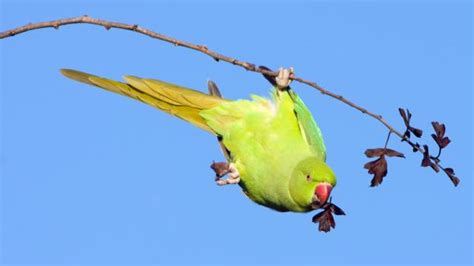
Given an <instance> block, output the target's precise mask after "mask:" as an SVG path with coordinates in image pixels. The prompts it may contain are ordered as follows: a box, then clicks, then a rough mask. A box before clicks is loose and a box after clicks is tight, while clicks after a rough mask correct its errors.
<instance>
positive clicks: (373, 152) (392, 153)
mask: <svg viewBox="0 0 474 266" xmlns="http://www.w3.org/2000/svg"><path fill="white" fill-rule="evenodd" d="M364 153H365V156H367V157H369V158H373V157H380V156H381V155H387V156H389V157H402V158H405V155H403V153H401V152H399V151H396V150H392V149H387V148H375V149H367V150H365V152H364Z"/></svg>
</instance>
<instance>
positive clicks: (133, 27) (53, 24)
mask: <svg viewBox="0 0 474 266" xmlns="http://www.w3.org/2000/svg"><path fill="white" fill-rule="evenodd" d="M78 23H83V24H93V25H99V26H103V27H105V29H107V30H109V29H111V28H117V29H123V30H130V31H135V32H138V33H141V34H143V35H146V36H149V37H151V38H155V39H159V40H162V41H165V42H168V43H171V44H173V45H175V46H182V47H186V48H189V49H192V50H195V51H198V52H201V53H203V54H206V55H208V56H210V57H212V58H213V59H214V60H216V61H224V62H227V63H231V64H233V65H237V66H240V67H243V68H245V69H246V70H249V71H253V72H257V73H261V74H266V75H269V76H273V77H276V76H277V75H278V73H277V72H273V71H269V70H265V69H262V68H259V67H256V65H255V64H252V63H249V62H245V61H241V60H238V59H235V58H232V57H229V56H225V55H223V54H219V53H217V52H214V51H212V50H209V49H208V48H207V46H205V45H196V44H193V43H189V42H186V41H181V40H178V39H175V38H172V37H169V36H166V35H163V34H160V33H157V32H154V31H151V30H148V29H145V28H142V27H140V26H138V25H137V24H125V23H120V22H113V21H108V20H102V19H95V18H91V17H89V16H87V15H84V16H80V17H75V18H66V19H58V20H52V21H45V22H39V23H29V24H26V25H24V26H21V27H18V28H14V29H11V30H7V31H4V32H0V39H4V38H8V37H12V36H15V35H18V34H21V33H24V32H27V31H31V30H36V29H42V28H55V29H58V28H59V27H60V26H64V25H69V24H78ZM291 78H292V79H293V80H295V81H298V82H300V83H303V84H306V85H308V86H310V87H313V88H315V89H317V90H318V91H320V92H321V93H322V94H324V95H327V96H330V97H332V98H335V99H337V100H339V101H341V102H343V103H345V104H347V105H349V106H350V107H352V108H355V109H357V110H359V111H361V112H362V113H364V114H366V115H369V116H371V117H373V118H375V119H376V120H378V121H379V122H380V123H382V124H383V125H384V126H385V127H386V128H387V129H388V130H389V131H390V132H392V133H394V134H396V135H397V136H398V137H400V138H401V139H403V138H404V137H403V134H402V133H400V132H399V131H397V130H396V129H395V128H394V127H392V126H391V125H390V124H389V123H388V122H387V121H386V120H385V119H384V118H383V117H382V116H381V115H378V114H375V113H373V112H370V111H368V110H367V109H365V108H363V107H361V106H359V105H357V104H355V103H354V102H352V101H350V100H348V99H346V98H344V97H343V96H342V95H338V94H335V93H333V92H331V91H328V90H326V89H325V88H323V87H321V86H320V85H318V84H317V83H316V82H313V81H310V80H306V79H303V78H300V77H297V76H292V77H291Z"/></svg>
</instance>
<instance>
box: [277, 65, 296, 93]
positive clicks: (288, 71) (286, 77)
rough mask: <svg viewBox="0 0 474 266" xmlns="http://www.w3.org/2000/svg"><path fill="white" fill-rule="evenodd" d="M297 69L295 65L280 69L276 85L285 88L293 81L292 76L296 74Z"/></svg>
mask: <svg viewBox="0 0 474 266" xmlns="http://www.w3.org/2000/svg"><path fill="white" fill-rule="evenodd" d="M294 73H295V70H294V69H293V67H290V68H282V67H280V69H278V76H277V77H276V78H275V81H276V85H277V87H278V89H279V90H285V89H286V88H287V87H288V86H290V83H291V81H292V80H291V79H290V78H291V77H292V76H293V75H294Z"/></svg>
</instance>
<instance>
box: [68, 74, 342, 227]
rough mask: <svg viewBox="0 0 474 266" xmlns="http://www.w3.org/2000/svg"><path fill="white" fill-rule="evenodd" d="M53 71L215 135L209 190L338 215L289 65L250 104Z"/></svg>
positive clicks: (155, 83)
mask: <svg viewBox="0 0 474 266" xmlns="http://www.w3.org/2000/svg"><path fill="white" fill-rule="evenodd" d="M60 71H61V73H62V74H63V75H64V76H66V77H68V78H70V79H73V80H76V81H79V82H82V83H86V84H89V85H92V86H95V87H99V88H102V89H105V90H107V91H111V92H114V93H117V94H120V95H123V96H127V97H130V98H132V99H135V100H138V101H141V102H143V103H146V104H148V105H150V106H152V107H154V108H156V109H159V110H161V111H164V112H166V113H168V114H170V115H172V116H175V117H178V118H180V119H182V120H184V121H186V122H188V123H191V124H192V125H194V126H196V127H198V128H200V129H202V130H204V131H206V132H208V133H210V134H211V135H214V136H216V137H217V138H218V139H219V142H220V144H221V148H222V150H223V152H224V155H225V161H223V162H217V163H216V162H214V163H213V164H212V165H211V168H212V169H213V170H214V172H215V174H216V178H215V182H216V184H217V185H219V186H225V185H238V186H240V187H241V189H242V191H243V193H244V194H245V195H246V196H247V197H248V198H249V199H250V200H252V201H253V202H255V203H257V204H259V205H262V206H264V207H267V208H270V209H273V210H276V211H279V212H303V213H304V212H310V211H313V210H316V209H320V208H323V209H325V214H330V213H331V212H332V213H335V214H344V212H343V211H342V210H341V209H340V208H338V207H337V206H335V205H333V204H332V203H331V202H330V195H331V192H332V190H333V188H334V187H335V186H336V175H335V173H334V172H333V170H332V168H331V167H330V166H329V165H328V164H327V163H326V146H325V144H324V140H323V136H322V133H321V129H320V128H319V126H318V124H317V123H316V122H315V120H314V118H313V116H312V114H311V112H310V111H309V109H308V108H307V107H306V105H305V104H304V102H303V101H302V99H301V98H300V97H299V96H298V95H297V94H296V93H295V92H294V91H293V90H292V89H291V88H290V87H289V84H290V82H291V77H292V75H293V72H294V70H293V68H289V69H284V68H280V69H279V71H278V75H277V76H276V77H275V78H272V77H269V76H266V78H267V79H269V81H271V83H272V85H273V86H272V89H271V97H270V98H265V97H261V96H257V95H251V100H245V99H238V100H229V99H225V98H222V97H220V92H219V91H218V89H217V87H215V89H214V90H213V91H214V93H212V91H211V94H207V93H203V92H200V91H197V90H193V89H189V88H185V87H182V86H178V85H175V84H172V83H168V82H164V81H161V80H157V79H147V78H140V77H136V76H124V77H123V79H124V82H119V81H115V80H111V79H107V78H103V77H99V76H96V75H92V74H89V73H86V72H81V71H77V70H72V69H61V70H60ZM272 79H273V80H272ZM216 90H217V91H216ZM321 216H324V217H326V216H327V215H321V214H319V216H318V217H316V216H315V217H313V222H315V223H317V222H320V231H325V232H327V231H329V229H330V227H333V228H334V226H335V223H334V219H333V218H332V216H331V215H329V216H331V217H329V218H327V221H329V223H327V222H326V223H325V224H324V223H323V222H322V221H321ZM318 219H319V220H318ZM315 220H318V221H315ZM331 220H332V221H331Z"/></svg>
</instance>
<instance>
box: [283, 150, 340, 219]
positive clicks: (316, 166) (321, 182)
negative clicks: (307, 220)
mask: <svg viewBox="0 0 474 266" xmlns="http://www.w3.org/2000/svg"><path fill="white" fill-rule="evenodd" d="M335 185H336V176H335V175H334V172H333V171H332V169H331V168H330V167H329V166H328V165H327V164H326V163H325V162H323V161H321V160H318V159H317V158H315V157H309V158H307V159H305V160H302V161H301V162H299V163H298V164H297V165H296V167H295V169H294V170H293V174H292V176H291V179H290V184H289V186H290V187H289V190H290V194H291V197H292V198H293V200H294V201H295V203H296V204H298V206H299V207H300V208H301V209H304V210H307V211H309V210H314V209H318V208H320V207H321V206H323V205H324V204H325V203H326V202H327V201H328V200H329V196H330V194H331V190H332V189H333V187H334V186H335Z"/></svg>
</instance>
